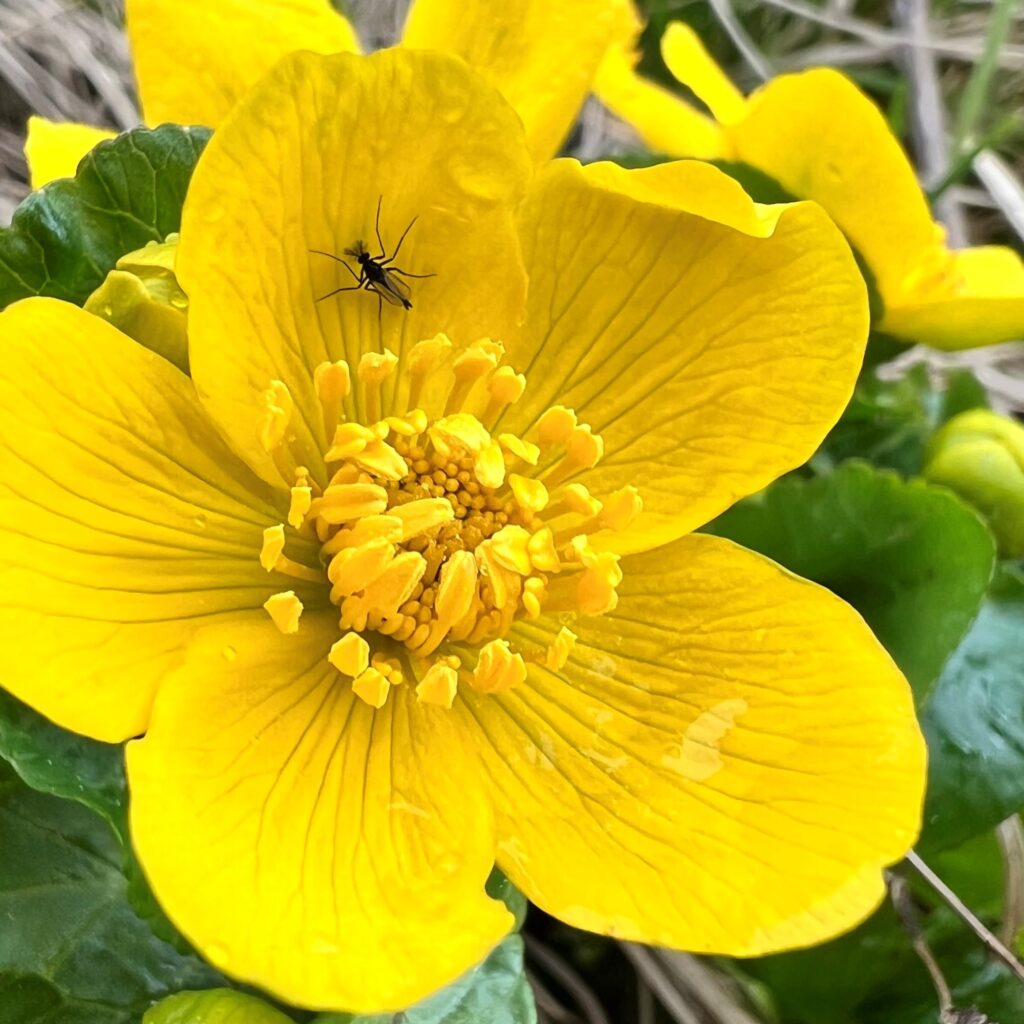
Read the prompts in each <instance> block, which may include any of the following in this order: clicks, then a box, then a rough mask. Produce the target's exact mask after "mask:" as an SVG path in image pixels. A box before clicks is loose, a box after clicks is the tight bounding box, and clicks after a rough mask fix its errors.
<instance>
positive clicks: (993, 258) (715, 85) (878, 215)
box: [595, 22, 1024, 349]
mask: <svg viewBox="0 0 1024 1024" xmlns="http://www.w3.org/2000/svg"><path fill="white" fill-rule="evenodd" d="M635 30H636V26H634V32H635ZM619 35H620V37H621V35H622V33H621V32H620V33H619ZM662 53H663V55H664V58H665V62H666V64H667V65H668V68H669V70H670V71H671V72H672V74H673V75H674V76H675V77H676V78H677V79H678V80H679V81H680V82H681V83H682V84H683V85H685V86H687V87H688V88H689V89H691V90H692V91H693V93H694V94H695V95H696V96H697V97H698V98H699V99H700V100H701V101H702V102H703V103H704V104H705V105H706V106H707V108H708V110H709V111H710V112H711V116H710V117H708V116H706V115H704V114H702V113H700V112H698V111H697V110H695V109H694V108H693V107H692V106H690V105H689V104H688V103H686V102H685V101H684V100H682V99H681V98H679V97H677V96H675V95H674V94H672V93H670V92H668V91H667V90H665V89H662V88H660V87H659V86H657V85H655V84H654V83H652V82H649V81H646V80H644V79H643V78H640V77H639V76H638V75H637V74H636V73H635V72H634V70H633V66H632V65H633V57H632V56H631V54H630V53H629V52H628V49H627V48H620V47H614V46H613V47H612V48H611V49H610V50H609V53H608V55H607V57H606V58H605V61H604V62H603V64H602V66H601V69H600V72H599V74H598V78H597V82H596V84H595V91H596V92H597V94H598V95H599V96H600V98H601V99H602V100H603V101H604V102H605V103H606V104H607V105H608V106H609V107H610V108H611V109H612V110H613V111H615V112H616V113H617V114H619V115H620V116H621V117H623V118H624V119H625V120H626V121H628V122H630V123H631V124H632V125H633V126H634V127H635V128H636V129H637V131H638V132H639V133H640V135H641V137H642V138H643V140H644V141H645V142H646V143H647V144H648V145H649V146H651V148H652V149H654V150H656V151H658V152H663V153H666V154H668V155H670V156H686V157H697V158H700V159H706V160H725V161H739V162H742V163H745V164H748V165H749V166H751V167H754V168H756V169H757V170H758V171H761V172H763V173H764V174H766V175H768V176H769V177H770V178H772V179H774V180H775V181H776V182H778V184H779V185H781V186H782V187H783V189H785V190H786V191H787V192H788V193H790V194H791V195H793V196H796V197H798V198H800V199H812V200H814V201H815V202H818V203H820V204H821V205H822V206H823V207H824V208H825V210H826V211H827V212H828V214H829V216H831V217H832V219H833V220H834V221H835V223H836V224H837V225H838V226H839V228H840V229H841V230H842V231H843V232H844V233H845V235H846V237H847V238H848V239H849V240H850V243H851V244H852V245H853V247H854V249H856V250H857V252H858V253H859V254H860V256H861V257H862V259H863V261H864V264H865V265H866V266H867V268H868V270H869V271H870V273H871V275H872V277H873V279H874V283H875V285H876V287H877V291H878V294H879V296H880V298H881V301H882V304H883V307H884V308H883V310H882V312H881V316H880V319H879V322H878V324H877V326H878V329H879V330H881V331H883V332H886V333H889V334H891V335H893V336H895V337H898V338H902V339H904V340H906V341H915V342H916V341H920V342H925V343H926V344H928V345H932V346H934V347H936V348H946V349H959V348H969V347H971V346H975V345H987V344H992V343H993V342H998V341H1005V340H1007V339H1009V338H1014V337H1019V336H1021V335H1022V334H1024V263H1022V262H1021V259H1020V257H1019V256H1017V254H1016V253H1014V252H1013V251H1012V250H1011V249H1007V248H1003V247H1001V246H981V247H975V248H970V249H961V250H950V249H949V248H948V247H947V245H946V242H945V236H944V233H943V229H942V228H941V227H940V226H939V225H938V224H936V223H935V222H934V221H933V220H932V216H931V213H930V211H929V209H928V203H927V200H926V199H925V196H924V193H923V192H922V191H921V187H920V185H919V184H918V182H917V178H916V176H915V174H914V168H913V167H912V166H911V164H910V161H909V160H908V159H907V157H906V155H905V154H904V152H903V150H902V149H901V148H900V145H899V142H898V141H897V140H896V138H895V136H894V135H893V134H892V131H891V130H890V128H889V126H888V124H887V123H886V121H885V118H884V117H883V116H882V114H881V113H880V112H879V110H878V109H877V108H876V107H875V105H874V104H873V103H872V102H871V101H870V100H869V99H868V98H867V97H866V96H865V95H864V94H863V93H862V92H861V91H860V90H859V89H858V88H857V87H856V86H855V85H854V84H853V83H852V82H851V81H850V80H849V79H847V78H845V77H844V76H843V75H841V74H839V73H838V72H836V71H831V70H828V69H823V68H818V69H815V70H811V71H806V72H803V73H800V74H791V75H780V76H779V77H777V78H774V79H772V80H771V81H770V82H768V83H767V84H766V85H764V86H763V87H762V88H760V89H758V90H757V91H756V92H754V93H753V94H752V95H751V96H749V97H747V98H744V97H743V95H742V94H741V93H740V92H739V90H738V89H736V87H735V86H734V85H733V84H732V82H730V81H729V80H728V78H726V76H725V74H724V72H723V71H722V70H721V68H719V67H718V65H717V64H716V63H715V62H714V60H713V59H712V58H711V56H710V55H709V54H708V53H707V51H706V50H705V49H704V47H703V45H702V44H701V42H700V40H699V39H698V38H697V36H696V35H695V34H694V32H693V30H692V29H690V28H689V27H688V26H686V25H684V24H682V23H678V22H677V23H673V24H672V25H670V26H669V28H668V30H667V31H666V32H665V35H664V37H663V38H662Z"/></svg>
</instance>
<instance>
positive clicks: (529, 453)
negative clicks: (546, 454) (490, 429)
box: [498, 434, 540, 466]
mask: <svg viewBox="0 0 1024 1024" xmlns="http://www.w3.org/2000/svg"><path fill="white" fill-rule="evenodd" d="M498 444H500V445H501V448H502V451H504V452H506V453H507V454H508V455H509V456H510V457H511V458H512V459H513V460H514V459H521V460H522V461H523V462H525V463H526V464H527V465H528V466H536V465H537V463H538V462H539V461H540V449H539V448H538V447H537V446H536V445H535V444H532V443H531V442H530V441H524V440H523V439H522V438H521V437H516V435H515V434H499V435H498Z"/></svg>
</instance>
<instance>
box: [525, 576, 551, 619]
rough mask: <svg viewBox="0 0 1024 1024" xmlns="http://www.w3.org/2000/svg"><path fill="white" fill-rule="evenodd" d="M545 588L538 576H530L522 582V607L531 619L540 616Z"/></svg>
mask: <svg viewBox="0 0 1024 1024" xmlns="http://www.w3.org/2000/svg"><path fill="white" fill-rule="evenodd" d="M546 589H547V588H546V587H545V584H544V581H543V580H542V579H541V578H540V577H539V576H531V577H530V578H529V579H528V580H526V582H525V583H524V584H523V608H524V609H525V611H526V614H527V615H528V616H529V617H530V618H531V619H536V618H539V617H540V613H541V608H542V606H543V602H544V595H545V593H546Z"/></svg>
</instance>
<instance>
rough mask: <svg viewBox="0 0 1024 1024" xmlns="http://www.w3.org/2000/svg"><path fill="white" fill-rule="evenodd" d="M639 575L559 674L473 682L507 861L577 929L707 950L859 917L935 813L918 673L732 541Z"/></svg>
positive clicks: (659, 555)
mask: <svg viewBox="0 0 1024 1024" xmlns="http://www.w3.org/2000/svg"><path fill="white" fill-rule="evenodd" d="M624 569H625V579H624V581H623V584H622V588H621V601H620V603H619V606H618V608H617V609H616V610H615V611H612V612H610V613H609V614H608V615H606V616H605V617H604V618H602V619H595V620H579V621H578V622H577V623H575V624H574V625H573V629H574V630H575V631H577V632H578V639H577V640H576V642H575V645H574V646H573V648H572V651H571V652H570V653H569V655H568V660H567V662H566V664H565V667H564V668H563V669H562V671H561V672H560V673H556V672H552V671H550V670H548V669H545V668H543V667H541V666H540V665H536V664H534V665H531V666H530V669H529V672H530V675H529V679H528V680H527V682H526V683H525V684H524V685H522V686H520V687H518V688H516V689H514V690H511V691H509V692H507V693H503V694H501V695H499V696H490V697H481V696H480V695H478V694H476V693H474V692H473V691H472V690H470V689H469V688H466V689H465V690H463V691H460V698H462V699H460V700H459V701H458V702H456V704H455V709H454V711H453V714H455V715H457V716H464V721H466V723H467V727H469V728H475V729H476V730H477V736H478V742H479V748H480V754H481V757H483V758H484V761H485V763H486V766H487V771H488V774H489V776H490V777H491V779H492V780H493V785H494V787H495V792H496V794H498V796H497V799H498V808H499V814H498V832H499V855H498V863H499V865H500V866H501V868H502V869H503V870H504V871H505V872H506V873H507V874H508V875H509V876H510V877H511V879H512V880H513V881H514V882H515V883H516V885H518V886H519V887H520V888H521V889H522V890H523V891H524V892H525V893H526V894H527V895H528V896H529V898H530V899H531V900H532V901H533V902H535V903H536V904H537V905H538V906H540V907H541V908H542V909H544V910H545V911H547V912H548V913H551V914H553V915H555V916H556V917H558V918H560V919H561V920H563V921H567V922H568V923H569V924H572V925H576V926H578V927H581V928H587V929H590V930H593V931H599V932H603V933H605V934H610V935H615V936H618V937H620V938H626V939H633V940H639V941H643V942H651V943H655V944H657V945H664V946H673V947H677V948H682V949H689V950H693V951H696V952H700V953H726V954H731V955H744V956H750V955H761V954H764V953H769V952H772V951H774V950H779V949H784V948H789V947H794V946H801V945H806V944H811V943H816V942H820V941H822V940H824V939H827V938H829V937H831V936H833V935H835V934H837V933H839V932H841V931H843V930H845V929H848V928H850V927H852V926H853V925H854V924H856V923H857V922H858V921H859V920H860V919H862V918H863V917H864V916H865V915H867V914H868V913H869V911H871V910H872V909H873V908H874V907H875V905H876V904H877V903H878V902H879V900H881V898H882V896H883V893H884V885H883V881H882V869H883V868H884V867H885V866H886V865H888V864H891V863H892V862H894V861H896V860H898V859H899V858H900V857H901V856H902V855H903V854H904V853H905V852H906V851H907V849H908V848H909V847H910V845H911V844H912V843H913V841H914V838H915V836H916V835H917V830H918V826H919V822H920V813H921V802H922V798H923V794H924V782H925V748H924V743H923V741H922V738H921V735H920V732H919V730H918V727H917V724H916V722H915V719H914V710H913V702H912V699H911V694H910V688H909V686H908V685H907V683H906V681H905V680H904V678H903V677H902V676H901V674H900V673H899V671H898V670H897V668H896V667H895V665H893V663H892V661H891V660H890V659H889V657H888V655H886V653H885V652H884V650H883V649H882V648H881V646H880V645H879V644H878V642H877V641H876V640H875V639H874V637H873V636H872V635H871V633H870V632H869V631H868V629H867V627H866V626H865V625H864V623H863V621H862V620H861V619H860V618H859V616H858V615H857V614H856V613H855V612H854V611H853V610H852V609H851V608H849V607H848V606H847V605H845V604H843V603H842V602H841V601H840V600H839V599H838V598H836V597H834V596H833V595H831V594H829V593H828V592H826V591H825V590H823V589H822V588H820V587H818V586H816V585H814V584H812V583H807V582H805V581H803V580H799V579H797V578H796V577H794V576H791V575H789V574H788V573H786V572H785V571H784V570H782V569H780V568H779V567H778V566H776V565H774V564H772V563H771V562H769V561H767V560H766V559H763V558H761V557H759V556H757V555H754V554H752V553H750V552H748V551H744V550H743V549H742V548H739V547H737V546H735V545H733V544H730V543H729V542H722V541H721V540H719V539H716V538H711V537H705V536H692V537H687V538H685V539H683V540H682V541H678V542H676V543H675V544H673V545H672V546H670V547H668V548H663V549H662V550H660V551H657V552H651V553H649V554H647V555H640V556H636V557H633V558H629V559H626V560H625V562H624ZM558 630H559V625H558V623H557V622H554V621H551V620H549V619H542V620H540V621H538V622H537V623H521V624H520V625H518V626H517V627H516V639H517V640H518V642H519V643H520V644H522V645H523V646H525V645H526V644H530V646H531V647H535V648H536V647H541V648H543V647H544V646H547V645H550V644H552V643H554V642H555V640H556V638H557V635H558Z"/></svg>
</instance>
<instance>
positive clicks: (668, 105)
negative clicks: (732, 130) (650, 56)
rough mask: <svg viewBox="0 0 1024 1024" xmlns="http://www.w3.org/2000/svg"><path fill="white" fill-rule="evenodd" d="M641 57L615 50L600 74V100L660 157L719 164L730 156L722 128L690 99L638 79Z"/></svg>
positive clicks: (596, 86)
mask: <svg viewBox="0 0 1024 1024" xmlns="http://www.w3.org/2000/svg"><path fill="white" fill-rule="evenodd" d="M634 61H635V58H634V56H633V55H632V54H630V53H628V52H626V51H625V50H621V49H617V48H612V49H610V50H609V51H608V53H607V54H606V55H605V57H604V60H603V61H602V62H601V67H600V68H599V69H598V74H597V78H596V80H595V83H594V92H595V93H596V94H597V97H598V99H600V100H601V102H602V103H603V104H604V105H605V106H606V107H607V108H608V109H609V110H611V111H612V113H614V114H617V115H618V116H619V117H621V118H622V119H623V120H624V121H626V122H627V123H628V124H629V125H631V126H632V127H633V128H634V129H635V130H636V132H637V134H639V136H640V138H641V139H642V140H643V142H644V143H645V144H646V145H647V146H648V147H649V148H650V149H652V150H653V151H654V152H655V153H665V154H667V155H669V156H688V157H696V158H697V159H700V160H717V159H719V158H722V157H724V156H725V155H726V152H727V150H726V143H725V141H724V139H723V135H722V129H721V128H720V127H719V126H718V125H717V124H716V123H715V122H714V121H713V120H712V119H711V118H710V117H707V116H706V115H704V114H702V113H700V112H699V111H697V110H695V109H694V108H693V107H691V106H690V104H689V103H687V102H686V101H685V100H684V99H682V98H681V97H679V96H676V95H675V93H671V92H669V91H668V89H664V88H662V86H660V85H657V84H656V83H655V82H651V81H649V80H648V79H646V78H644V77H643V76H642V75H639V74H637V72H636V71H635V69H634V67H633V65H634Z"/></svg>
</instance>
